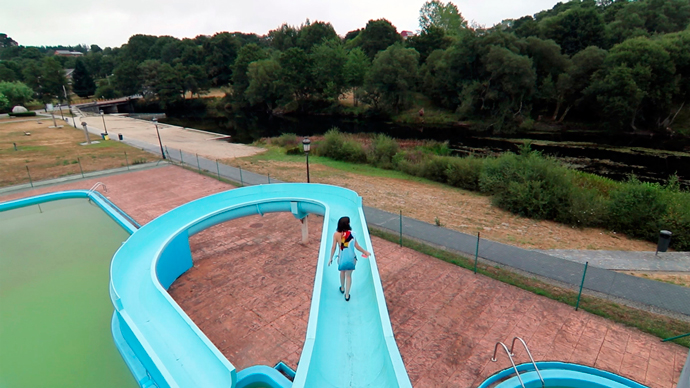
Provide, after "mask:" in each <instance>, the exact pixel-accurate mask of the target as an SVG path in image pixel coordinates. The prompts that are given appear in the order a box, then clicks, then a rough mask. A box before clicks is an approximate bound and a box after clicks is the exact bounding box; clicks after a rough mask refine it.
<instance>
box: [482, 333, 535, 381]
mask: <svg viewBox="0 0 690 388" xmlns="http://www.w3.org/2000/svg"><path fill="white" fill-rule="evenodd" d="M516 340H519V341H520V342H522V345H523V346H524V347H525V351H526V352H527V355H528V356H529V359H530V361H531V362H532V366H533V367H534V371H535V372H537V376H539V380H541V386H542V388H544V386H545V384H544V378H543V377H542V376H541V372H539V368H537V363H536V362H534V358H533V357H532V353H531V352H530V351H529V348H528V347H527V344H526V343H525V341H524V340H523V339H522V338H520V337H514V338H513V342H512V344H511V345H510V350H508V347H507V346H506V345H505V344H504V343H503V342H497V343H496V346H495V347H494V356H493V357H491V361H492V362H496V360H497V359H496V353H497V352H498V345H501V346H502V347H503V350H505V351H506V354H507V355H508V358H509V359H510V363H511V364H512V365H513V370H515V375H516V376H517V378H518V380H520V385H521V386H522V388H525V383H524V382H523V381H522V377H521V376H520V371H518V368H517V366H516V365H515V360H514V359H513V357H514V356H515V353H514V352H513V350H514V349H515V341H516Z"/></svg>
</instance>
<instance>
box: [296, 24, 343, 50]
mask: <svg viewBox="0 0 690 388" xmlns="http://www.w3.org/2000/svg"><path fill="white" fill-rule="evenodd" d="M334 39H338V34H336V32H335V29H333V26H332V25H331V23H325V22H319V21H317V22H314V23H311V22H309V20H307V21H306V22H305V24H303V25H302V26H301V27H300V29H299V31H298V32H297V47H299V48H301V49H302V50H304V51H306V52H311V50H312V49H313V47H314V46H316V45H317V44H321V43H323V42H324V41H328V40H334Z"/></svg>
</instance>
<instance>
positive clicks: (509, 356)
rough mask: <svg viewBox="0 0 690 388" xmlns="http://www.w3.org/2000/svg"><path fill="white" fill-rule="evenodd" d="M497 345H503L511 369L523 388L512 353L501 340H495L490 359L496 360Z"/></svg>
mask: <svg viewBox="0 0 690 388" xmlns="http://www.w3.org/2000/svg"><path fill="white" fill-rule="evenodd" d="M498 345H501V346H503V349H504V350H505V351H506V354H507V355H508V358H509V359H510V363H511V364H513V369H514V370H515V374H516V375H517V378H518V380H520V385H521V386H522V388H525V383H523V382H522V377H520V372H519V371H518V369H517V366H515V362H514V361H513V354H512V353H511V352H509V351H508V347H507V346H506V344H504V343H503V342H496V346H495V347H494V356H493V357H492V358H491V361H492V362H496V352H498ZM542 381H543V380H542Z"/></svg>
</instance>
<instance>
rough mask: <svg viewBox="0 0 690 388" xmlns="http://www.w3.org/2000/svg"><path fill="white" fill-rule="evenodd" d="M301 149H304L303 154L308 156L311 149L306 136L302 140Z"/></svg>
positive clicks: (309, 141)
mask: <svg viewBox="0 0 690 388" xmlns="http://www.w3.org/2000/svg"><path fill="white" fill-rule="evenodd" d="M302 147H303V148H304V153H305V154H308V153H309V150H310V149H311V140H309V138H308V137H306V136H305V137H304V139H303V140H302Z"/></svg>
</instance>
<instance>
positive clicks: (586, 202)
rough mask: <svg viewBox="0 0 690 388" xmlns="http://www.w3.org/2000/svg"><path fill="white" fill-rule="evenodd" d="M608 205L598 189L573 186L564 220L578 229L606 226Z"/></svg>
mask: <svg viewBox="0 0 690 388" xmlns="http://www.w3.org/2000/svg"><path fill="white" fill-rule="evenodd" d="M607 206H608V203H607V201H606V198H605V197H604V196H603V195H602V194H601V193H600V192H599V191H598V190H596V189H593V188H582V187H577V186H573V188H572V192H571V196H570V206H569V208H568V215H567V216H566V217H564V220H565V221H567V222H568V223H569V224H572V225H575V226H578V227H599V226H604V222H605V219H604V218H605V214H606V212H607Z"/></svg>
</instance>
